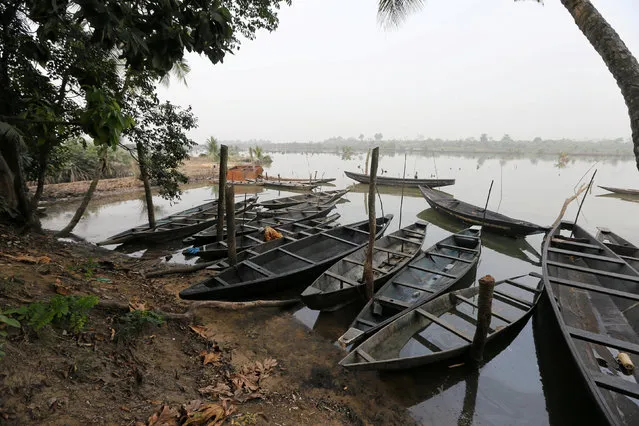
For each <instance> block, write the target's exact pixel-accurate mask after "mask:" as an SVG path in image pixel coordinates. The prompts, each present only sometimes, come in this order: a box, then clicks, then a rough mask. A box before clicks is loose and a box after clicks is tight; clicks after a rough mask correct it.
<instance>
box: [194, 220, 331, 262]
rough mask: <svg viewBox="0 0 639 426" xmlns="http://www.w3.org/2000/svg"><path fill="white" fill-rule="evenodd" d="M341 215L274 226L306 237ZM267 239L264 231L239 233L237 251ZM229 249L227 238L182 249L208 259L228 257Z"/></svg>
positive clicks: (281, 230) (327, 227) (290, 234)
mask: <svg viewBox="0 0 639 426" xmlns="http://www.w3.org/2000/svg"><path fill="white" fill-rule="evenodd" d="M339 217H340V214H339V213H334V214H332V215H330V216H328V217H326V218H321V219H307V220H302V221H300V222H293V223H286V224H283V225H273V226H272V228H273V229H275V230H276V231H278V232H279V233H281V234H283V235H287V236H291V237H294V238H304V237H308V236H311V235H315V234H317V233H318V232H323V231H326V230H328V229H331V228H332V227H333V226H332V225H331V223H332V222H334V221H336V220H337V219H339ZM266 241H267V240H266V235H265V233H264V232H254V233H249V234H244V235H238V236H237V238H236V241H235V247H236V252H237V253H239V252H241V251H244V250H248V249H251V248H253V247H255V246H257V245H259V244H262V243H265V242H266ZM228 249H229V246H228V242H227V241H226V240H225V241H216V242H214V243H209V244H205V245H203V246H201V247H191V248H188V249H186V250H184V251H182V254H185V255H191V256H198V257H200V258H202V259H206V260H214V259H221V258H223V257H226V256H227V255H228Z"/></svg>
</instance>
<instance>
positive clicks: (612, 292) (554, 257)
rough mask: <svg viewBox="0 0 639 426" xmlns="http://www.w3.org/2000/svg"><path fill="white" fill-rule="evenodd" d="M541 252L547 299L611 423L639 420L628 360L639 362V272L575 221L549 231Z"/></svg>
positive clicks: (638, 389)
mask: <svg viewBox="0 0 639 426" xmlns="http://www.w3.org/2000/svg"><path fill="white" fill-rule="evenodd" d="M542 256H543V258H542V266H543V268H542V270H543V276H544V282H545V286H546V291H547V293H548V299H549V301H550V305H551V306H552V310H553V312H554V314H555V317H556V318H557V323H558V324H559V328H560V329H561V332H562V335H563V337H564V339H565V341H566V343H567V346H568V348H569V350H570V352H571V354H572V357H573V361H574V363H575V364H576V365H577V367H578V368H579V372H580V374H581V376H582V378H583V380H584V383H585V385H586V388H587V389H588V391H589V393H590V394H591V395H592V397H593V400H594V401H595V402H596V404H597V406H598V407H599V409H600V411H601V412H602V414H603V415H604V416H605V417H606V418H607V420H608V422H609V423H610V424H637V423H638V422H639V404H637V399H638V398H639V385H638V384H637V380H639V372H638V370H637V369H625V368H624V367H623V365H624V363H626V361H624V359H625V360H628V359H629V360H631V362H632V363H634V365H638V363H639V335H638V333H639V309H638V307H639V303H638V302H639V272H637V270H636V269H634V268H632V267H631V266H629V265H628V264H627V263H626V262H625V261H624V260H623V259H621V258H620V257H619V256H618V255H617V254H615V253H614V252H613V251H612V250H611V249H610V248H609V247H607V246H606V245H605V244H603V243H601V242H600V241H597V239H596V238H594V237H593V236H592V235H590V234H589V233H588V232H586V231H585V230H584V229H583V228H581V227H580V226H578V225H576V224H573V223H570V222H561V223H559V224H557V225H556V226H555V227H554V228H553V229H552V230H551V232H550V233H549V235H547V236H546V239H545V240H544V246H543V250H542ZM620 353H623V354H625V355H623V356H621V357H620V356H619V354H620ZM626 357H627V358H626ZM626 365H627V363H626Z"/></svg>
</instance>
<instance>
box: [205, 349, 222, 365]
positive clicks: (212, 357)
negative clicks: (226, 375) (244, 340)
mask: <svg viewBox="0 0 639 426" xmlns="http://www.w3.org/2000/svg"><path fill="white" fill-rule="evenodd" d="M200 356H201V357H202V365H207V364H217V363H219V362H220V360H221V359H222V353H221V352H208V353H207V352H206V351H204V352H201V353H200Z"/></svg>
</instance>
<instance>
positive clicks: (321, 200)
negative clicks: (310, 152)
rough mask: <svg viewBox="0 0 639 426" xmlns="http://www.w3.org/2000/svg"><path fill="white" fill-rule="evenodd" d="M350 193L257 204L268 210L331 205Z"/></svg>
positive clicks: (315, 195)
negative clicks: (311, 204) (300, 205)
mask: <svg viewBox="0 0 639 426" xmlns="http://www.w3.org/2000/svg"><path fill="white" fill-rule="evenodd" d="M347 192H348V190H347V189H342V190H336V191H324V192H313V193H311V194H300V195H294V196H292V197H283V198H275V199H272V200H265V201H261V202H259V203H257V206H258V207H264V208H266V209H281V208H286V207H292V206H295V205H298V204H301V203H305V202H310V203H317V204H329V203H332V202H334V201H337V200H339V199H340V198H342V197H343V196H344V195H345V194H346V193H347Z"/></svg>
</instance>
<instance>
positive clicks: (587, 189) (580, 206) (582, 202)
mask: <svg viewBox="0 0 639 426" xmlns="http://www.w3.org/2000/svg"><path fill="white" fill-rule="evenodd" d="M596 174H597V170H595V172H594V173H593V174H592V177H591V178H590V182H589V183H588V188H586V192H585V193H584V198H582V199H581V203H579V209H577V216H575V223H574V224H575V225H576V224H577V219H579V213H581V208H582V207H583V205H584V201H586V197H587V196H588V191H590V188H591V187H592V182H593V181H594V180H595V175H596ZM573 232H575V228H574V227H573V230H572V231H570V236H571V237H572V234H573Z"/></svg>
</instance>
